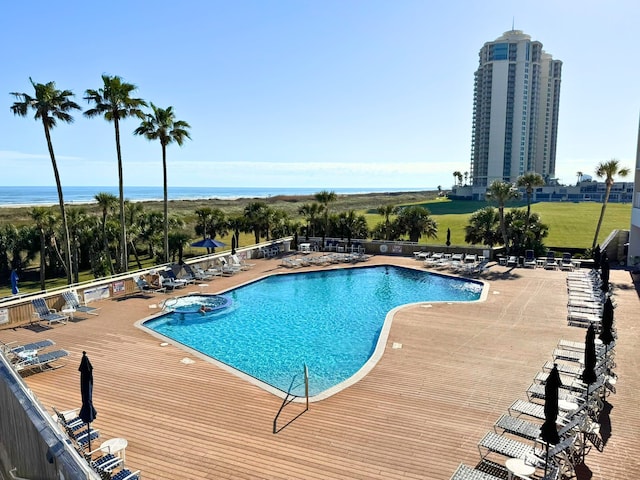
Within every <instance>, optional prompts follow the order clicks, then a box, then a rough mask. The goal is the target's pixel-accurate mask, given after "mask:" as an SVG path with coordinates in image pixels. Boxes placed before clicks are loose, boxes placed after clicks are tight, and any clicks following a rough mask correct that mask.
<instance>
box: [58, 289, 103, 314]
mask: <svg viewBox="0 0 640 480" xmlns="http://www.w3.org/2000/svg"><path fill="white" fill-rule="evenodd" d="M62 298H63V299H64V301H65V302H66V308H69V309H73V310H75V311H76V312H81V313H88V314H89V315H98V310H100V308H98V307H89V306H87V305H82V304H81V303H80V300H79V299H78V297H76V294H75V292H72V291H71V290H67V291H65V292H62Z"/></svg>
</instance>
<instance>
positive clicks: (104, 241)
mask: <svg viewBox="0 0 640 480" xmlns="http://www.w3.org/2000/svg"><path fill="white" fill-rule="evenodd" d="M102 246H103V248H104V254H105V255H106V256H107V261H108V262H109V273H110V274H111V276H113V262H112V261H111V252H110V251H109V240H108V239H107V212H106V211H103V212H102Z"/></svg>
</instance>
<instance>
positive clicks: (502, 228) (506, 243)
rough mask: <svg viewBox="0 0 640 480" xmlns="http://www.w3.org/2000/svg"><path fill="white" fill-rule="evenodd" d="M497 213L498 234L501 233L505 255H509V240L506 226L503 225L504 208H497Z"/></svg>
mask: <svg viewBox="0 0 640 480" xmlns="http://www.w3.org/2000/svg"><path fill="white" fill-rule="evenodd" d="M498 212H499V213H500V232H501V233H502V241H503V243H504V248H505V249H506V251H507V255H509V240H508V239H507V226H506V225H505V224H504V207H502V206H501V207H499V208H498Z"/></svg>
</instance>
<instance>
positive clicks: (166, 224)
mask: <svg viewBox="0 0 640 480" xmlns="http://www.w3.org/2000/svg"><path fill="white" fill-rule="evenodd" d="M162 175H163V181H164V183H163V187H164V261H165V263H167V262H168V261H169V202H168V198H167V146H166V145H165V144H164V143H163V144H162Z"/></svg>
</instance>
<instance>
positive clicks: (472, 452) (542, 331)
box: [0, 257, 640, 480]
mask: <svg viewBox="0 0 640 480" xmlns="http://www.w3.org/2000/svg"><path fill="white" fill-rule="evenodd" d="M256 263H257V265H256V267H255V268H254V269H252V270H250V271H248V272H241V273H239V274H237V275H235V276H233V277H228V278H218V279H215V280H213V281H210V282H208V283H209V286H208V287H197V286H192V287H189V289H190V290H192V291H196V290H202V291H207V292H219V291H222V290H224V289H226V288H229V287H231V286H233V285H237V284H240V283H244V282H245V281H248V280H250V279H254V278H256V277H258V276H262V275H263V274H265V273H270V272H274V271H276V272H277V271H282V270H284V268H283V267H281V266H280V262H279V260H257V261H256ZM375 263H393V264H400V265H409V266H414V267H415V266H419V265H420V264H419V263H418V262H416V261H415V260H414V259H412V258H393V257H374V258H372V259H371V260H370V262H369V263H368V264H375ZM320 268H323V267H320ZM324 268H328V267H324ZM483 278H484V279H485V280H486V281H488V282H489V283H490V291H489V295H488V298H487V300H486V301H484V302H481V303H473V304H433V306H432V307H430V308H427V307H425V306H411V307H406V308H404V309H402V310H400V311H399V312H398V313H397V314H396V316H395V319H394V322H393V325H392V327H391V332H390V335H389V338H388V341H387V349H386V351H385V353H384V355H383V358H382V359H381V361H380V362H379V363H378V365H377V366H376V367H375V368H374V369H373V370H372V371H371V373H369V374H368V375H367V376H366V377H365V378H364V379H362V380H361V381H360V382H358V383H357V384H355V385H354V386H352V387H350V388H348V389H346V390H344V391H342V392H340V393H338V394H337V395H334V396H333V397H331V398H329V399H326V400H323V401H320V402H317V403H313V404H311V407H310V409H309V411H307V412H306V413H304V414H302V415H301V416H300V417H298V418H297V419H295V420H293V421H292V422H291V423H290V424H289V425H287V426H286V428H283V429H282V430H281V431H280V432H279V433H278V434H275V435H274V434H273V433H272V427H273V420H274V417H275V415H276V413H277V412H278V409H279V408H280V405H281V403H282V400H281V399H280V398H277V397H275V396H273V395H271V394H269V393H267V392H265V391H263V390H261V389H260V388H258V387H256V386H253V385H251V384H249V383H247V382H245V381H243V380H242V379H240V378H238V377H236V376H234V375H232V374H230V373H228V372H226V371H224V370H222V369H220V368H218V367H217V366H215V365H213V364H211V363H209V362H207V361H203V360H202V359H201V358H199V357H196V356H194V355H191V354H189V353H188V352H186V351H185V350H183V349H181V348H178V347H176V346H174V345H168V346H161V345H160V343H161V341H159V340H158V339H157V338H155V337H153V336H151V335H149V334H147V333H145V332H143V331H142V330H140V329H139V328H136V327H135V326H134V323H135V322H136V321H138V320H140V319H142V318H144V317H146V316H148V315H150V314H151V313H153V312H155V311H157V308H155V306H156V305H157V304H158V302H159V301H160V300H161V299H162V298H165V297H166V296H164V295H158V296H152V297H150V298H135V297H132V298H129V299H126V300H120V301H115V300H104V301H101V302H98V303H96V305H98V306H100V307H101V308H102V309H101V313H100V315H99V316H97V317H94V316H87V318H84V319H79V318H77V319H76V321H74V322H69V324H67V325H56V326H54V327H53V328H51V329H48V330H44V331H33V330H30V329H28V328H15V329H6V330H3V331H0V339H2V340H3V341H5V342H6V341H11V340H18V341H21V342H29V341H35V340H39V339H44V338H51V339H53V340H54V341H55V342H56V344H57V345H56V346H57V347H59V348H64V349H67V350H68V351H69V352H71V355H70V357H69V361H68V364H67V366H65V367H64V368H61V369H58V370H55V371H51V372H44V373H37V374H34V375H31V376H29V377H26V379H25V380H26V382H27V384H28V386H29V387H30V388H31V389H32V390H33V391H34V392H35V393H36V395H37V396H38V398H39V399H40V401H41V403H42V404H43V405H44V406H46V407H47V408H49V409H50V408H51V406H52V405H54V406H56V407H59V408H61V409H67V408H73V407H76V406H79V405H80V392H79V388H78V387H79V374H78V368H77V367H78V365H79V362H80V357H81V354H82V351H83V350H86V351H87V352H88V354H89V357H90V359H91V362H92V364H93V366H94V378H95V387H94V403H95V406H96V409H97V411H98V417H97V419H96V421H95V423H94V424H93V427H94V428H96V429H99V430H100V432H101V437H102V438H103V439H107V438H111V437H125V438H126V439H127V440H128V442H129V446H128V448H127V451H126V457H127V466H128V467H130V468H132V469H140V470H142V473H143V477H144V478H146V479H158V480H162V479H166V480H173V479H176V478H180V479H193V480H202V479H292V478H296V479H298V478H304V479H329V478H331V479H448V478H449V477H450V476H451V474H452V473H453V472H454V470H455V469H456V467H457V466H458V464H459V463H460V462H464V463H466V464H468V465H471V466H473V465H476V464H477V463H478V461H479V460H480V457H479V453H478V448H477V444H478V442H479V441H480V439H481V438H482V437H483V435H484V434H485V433H486V432H487V431H488V430H490V429H492V426H493V423H494V422H495V421H496V420H497V419H498V417H499V416H500V415H501V414H503V413H506V412H507V408H508V407H509V405H510V404H511V403H512V402H513V401H514V400H516V399H526V394H525V392H526V390H527V388H528V387H529V385H530V384H531V383H532V380H533V378H534V376H535V374H536V373H537V372H538V371H539V370H540V369H541V367H542V365H543V364H544V363H545V361H547V360H550V359H551V354H552V351H553V348H554V346H555V345H556V343H557V342H558V340H559V339H561V338H564V339H570V340H577V341H583V340H584V335H585V330H584V329H581V328H577V327H569V326H567V324H566V313H567V312H566V303H567V294H566V288H565V285H566V273H563V272H560V271H546V270H541V269H535V270H529V269H507V268H506V267H501V266H497V265H492V266H491V268H490V269H489V270H488V271H486V272H485V274H484V275H483ZM611 281H612V283H614V284H615V296H616V299H617V302H618V307H617V309H616V312H615V313H616V326H617V329H618V336H619V338H618V343H617V346H616V362H617V365H618V366H617V369H616V373H617V374H618V376H619V380H618V385H617V394H616V395H611V396H610V397H609V402H610V404H611V405H610V406H611V408H610V410H608V415H607V416H606V419H605V422H604V423H603V428H602V430H603V432H604V434H605V437H606V445H605V447H604V450H603V451H602V452H598V451H596V450H595V449H592V451H591V452H590V453H589V454H588V456H587V458H586V464H585V465H584V466H583V467H581V468H580V471H579V478H580V479H585V480H586V479H588V478H592V479H593V480H597V479H607V480H611V479H617V480H626V479H628V480H631V479H637V478H640V456H639V455H638V450H639V449H640V409H639V408H638V398H637V392H639V391H640V369H638V364H639V363H640V349H639V348H638V345H640V342H639V336H640V328H638V321H639V319H640V301H639V299H638V293H637V292H636V290H635V288H634V285H633V283H632V281H631V277H630V274H629V273H628V272H625V271H618V270H613V271H612V272H611ZM181 293H182V292H181ZM78 317H80V316H79V315H78ZM394 342H397V343H401V344H402V348H400V349H392V348H391V345H392V344H393V343H394ZM185 358H189V359H191V360H193V362H194V363H188V362H187V363H183V362H182V360H183V359H185ZM302 408H303V405H300V404H291V405H289V406H288V407H287V408H286V409H285V410H284V412H283V414H282V416H281V417H280V422H279V426H280V427H282V426H284V425H285V424H286V423H287V422H288V421H289V420H292V419H294V417H296V415H298V414H299V413H300V412H301V411H302ZM494 459H495V460H497V461H504V459H500V457H494Z"/></svg>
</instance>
